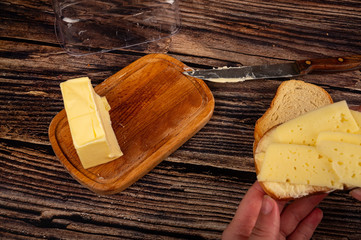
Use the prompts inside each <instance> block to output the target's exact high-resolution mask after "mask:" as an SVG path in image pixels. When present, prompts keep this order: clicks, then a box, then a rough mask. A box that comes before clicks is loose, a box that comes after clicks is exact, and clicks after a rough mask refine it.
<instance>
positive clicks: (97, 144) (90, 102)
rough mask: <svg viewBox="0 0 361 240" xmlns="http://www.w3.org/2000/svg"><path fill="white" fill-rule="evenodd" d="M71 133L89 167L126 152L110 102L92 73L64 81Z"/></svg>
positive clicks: (62, 86)
mask: <svg viewBox="0 0 361 240" xmlns="http://www.w3.org/2000/svg"><path fill="white" fill-rule="evenodd" d="M60 88H61V92H62V95H63V101H64V106H65V111H66V115H67V119H68V123H69V127H70V132H71V137H72V140H73V144H74V147H75V149H76V152H77V154H78V156H79V159H80V161H81V163H82V165H83V167H84V168H85V169H87V168H90V167H94V166H97V165H100V164H103V163H107V162H110V161H112V160H114V159H116V158H118V157H120V156H122V155H123V153H122V151H121V150H120V147H119V144H118V141H117V138H116V136H115V133H114V130H113V128H112V125H111V120H110V115H109V110H110V106H109V104H108V102H107V100H106V98H105V97H100V96H99V95H98V94H96V93H95V91H94V89H93V86H92V85H91V82H90V79H89V78H88V77H82V78H76V79H71V80H68V81H65V82H62V83H61V84H60Z"/></svg>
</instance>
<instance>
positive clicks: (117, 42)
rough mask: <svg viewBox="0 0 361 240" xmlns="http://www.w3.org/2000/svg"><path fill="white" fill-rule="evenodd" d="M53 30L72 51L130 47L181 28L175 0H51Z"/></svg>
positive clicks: (91, 51) (60, 41) (83, 51)
mask: <svg viewBox="0 0 361 240" xmlns="http://www.w3.org/2000/svg"><path fill="white" fill-rule="evenodd" d="M53 8H54V11H55V16H56V22H55V26H56V27H55V28H56V29H55V30H56V35H57V38H58V41H59V43H60V45H61V46H62V47H63V48H64V49H65V50H66V51H67V52H68V53H69V54H71V55H86V54H91V53H98V52H107V51H111V50H116V49H122V48H129V47H132V46H136V45H139V44H144V43H149V42H153V41H157V40H160V39H163V38H166V37H169V36H171V35H173V34H174V33H176V32H177V31H178V30H179V28H180V17H179V10H178V0H155V1H151V0H149V1H147V0H123V1H122V0H103V1H101V0H53Z"/></svg>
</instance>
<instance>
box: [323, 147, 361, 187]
mask: <svg viewBox="0 0 361 240" xmlns="http://www.w3.org/2000/svg"><path fill="white" fill-rule="evenodd" d="M317 150H318V151H319V152H320V153H322V154H323V155H324V156H327V157H328V158H330V159H331V160H332V168H333V169H334V170H335V172H336V174H337V175H338V177H339V178H340V181H341V182H342V183H345V184H349V185H352V186H356V187H361V146H360V144H352V143H346V142H336V141H325V140H322V141H318V142H317Z"/></svg>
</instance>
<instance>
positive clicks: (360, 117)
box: [350, 110, 361, 134]
mask: <svg viewBox="0 0 361 240" xmlns="http://www.w3.org/2000/svg"><path fill="white" fill-rule="evenodd" d="M350 111H351V114H352V116H353V118H354V119H355V121H356V123H357V125H358V126H359V128H360V129H359V130H358V131H357V132H354V133H357V134H361V112H359V111H355V110H350Z"/></svg>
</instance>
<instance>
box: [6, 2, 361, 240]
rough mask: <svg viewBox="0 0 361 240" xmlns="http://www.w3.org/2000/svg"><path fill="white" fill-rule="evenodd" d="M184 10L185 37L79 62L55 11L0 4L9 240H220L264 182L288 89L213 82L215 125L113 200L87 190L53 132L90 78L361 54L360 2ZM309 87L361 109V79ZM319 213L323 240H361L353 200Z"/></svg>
mask: <svg viewBox="0 0 361 240" xmlns="http://www.w3.org/2000/svg"><path fill="white" fill-rule="evenodd" d="M179 8H180V14H181V20H182V28H181V30H180V31H179V32H178V33H177V34H176V35H174V36H173V37H171V38H169V39H164V40H162V41H159V42H155V43H151V44H146V45H140V46H137V47H134V48H131V49H123V50H117V51H114V52H109V53H103V54H97V55H88V56H84V57H72V56H69V55H67V54H66V53H65V52H64V50H63V49H62V48H61V47H60V46H59V44H58V42H57V40H56V37H55V34H54V13H53V10H52V6H51V1H44V0H39V1H34V0H11V1H9V0H4V1H1V2H0V9H1V11H0V19H1V24H0V103H1V104H0V238H2V239H39V238H43V239H44V238H45V239H220V238H221V234H222V231H223V230H224V229H225V227H226V226H227V224H228V223H229V222H230V220H231V219H232V217H233V215H234V213H235V210H236V208H237V206H238V204H239V202H240V201H241V199H242V197H243V196H244V194H245V192H246V191H247V189H248V188H249V187H250V185H251V184H252V183H253V182H254V181H255V179H256V175H255V173H254V164H253V159H252V143H253V128H254V124H255V121H256V120H257V119H258V118H259V117H260V116H261V115H262V113H263V112H264V111H265V110H266V109H267V108H268V106H269V104H270V102H271V100H272V98H273V96H274V93H275V91H276V89H277V87H278V85H279V84H280V82H281V81H282V80H281V79H276V80H266V81H248V82H244V83H233V84H219V83H207V85H208V87H209V88H210V89H211V91H212V93H213V95H214V98H215V110H214V115H213V117H212V118H211V120H210V121H209V123H208V124H207V125H206V126H205V127H204V128H203V129H202V130H201V131H200V132H198V133H197V134H196V135H195V136H194V137H192V138H191V139H190V140H189V141H187V142H186V143H185V144H184V145H183V146H182V147H180V148H179V149H178V150H177V151H175V152H174V153H173V154H171V155H170V156H169V157H168V158H166V159H165V160H164V161H163V162H162V163H161V164H159V165H158V166H157V167H156V168H154V169H153V170H152V171H151V172H150V173H149V174H147V175H145V176H144V177H143V178H141V179H140V180H139V181H137V182H136V183H135V184H133V185H132V186H131V187H129V188H128V189H127V190H126V191H123V192H122V193H119V194H116V195H112V196H98V195H96V194H94V193H92V192H91V191H89V190H88V189H87V188H85V187H83V186H82V185H81V184H79V183H78V182H77V181H76V180H74V179H73V178H72V177H71V175H70V174H69V173H68V172H67V171H66V170H65V169H64V167H63V166H62V165H61V163H60V162H59V160H58V159H57V157H56V156H55V154H54V152H53V151H52V148H51V146H50V142H49V139H48V134H47V129H48V127H49V124H50V122H51V120H52V118H53V117H54V116H55V115H56V114H57V113H58V112H60V111H61V110H62V109H63V103H62V98H61V93H60V88H59V84H60V82H61V81H64V80H67V79H70V78H75V77H80V76H88V77H89V78H91V79H92V81H93V84H94V85H98V84H99V83H101V82H102V81H104V79H106V78H108V77H109V76H112V75H113V74H114V73H116V72H118V71H119V70H121V69H122V68H124V67H126V66H127V65H129V64H130V63H131V62H134V61H135V60H137V59H139V58H141V57H142V56H145V55H146V54H148V53H152V52H159V53H167V54H169V55H170V56H172V57H174V58H176V59H178V60H180V61H182V62H183V63H185V64H186V65H188V66H190V67H193V68H212V67H220V66H225V65H227V66H241V65H251V64H265V63H280V62H288V61H291V60H300V59H308V58H321V57H331V56H332V57H336V56H349V55H355V54H361V50H360V49H361V41H360V39H361V30H360V29H361V4H360V1H358V0H340V1H336V0H328V1H318V0H312V1H300V0H296V1H285V0H276V1H261V0H254V1H250V0H249V1H247V0H246V1H236V0H225V1H213V0H211V1H204V0H200V1H192V0H184V1H183V0H180V2H179ZM301 80H304V81H307V82H311V83H315V84H318V85H319V86H322V87H324V88H325V89H326V90H327V91H328V92H329V93H330V94H331V96H332V97H333V99H334V100H335V101H337V100H343V99H346V100H347V101H348V103H349V104H351V105H360V104H361V98H360V94H361V81H360V80H361V72H360V71H354V72H347V73H338V74H327V75H309V76H305V77H303V78H301ZM320 208H321V209H322V210H323V211H324V218H323V220H322V222H321V224H320V226H319V227H318V228H317V230H316V232H315V234H314V237H313V238H314V239H361V203H360V202H358V201H356V200H354V199H352V198H351V197H350V196H349V195H348V192H334V193H332V194H330V195H329V196H328V197H327V198H326V199H325V200H324V201H323V202H322V203H321V204H320Z"/></svg>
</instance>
